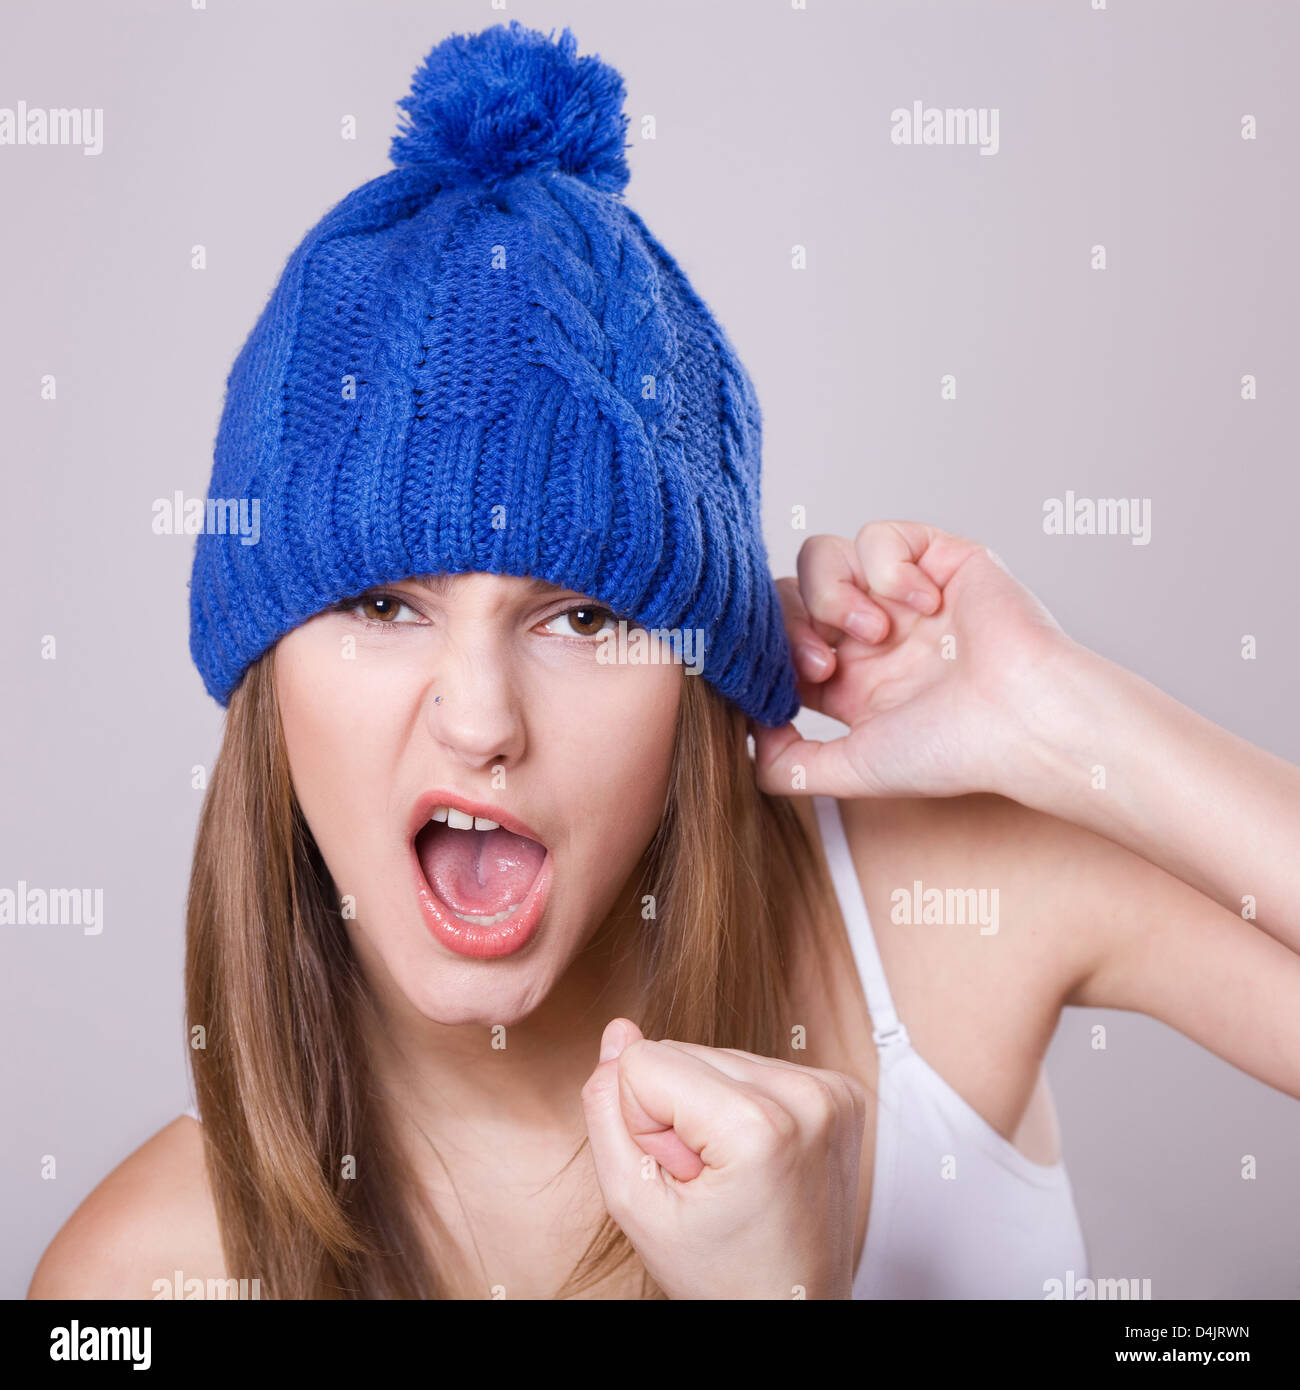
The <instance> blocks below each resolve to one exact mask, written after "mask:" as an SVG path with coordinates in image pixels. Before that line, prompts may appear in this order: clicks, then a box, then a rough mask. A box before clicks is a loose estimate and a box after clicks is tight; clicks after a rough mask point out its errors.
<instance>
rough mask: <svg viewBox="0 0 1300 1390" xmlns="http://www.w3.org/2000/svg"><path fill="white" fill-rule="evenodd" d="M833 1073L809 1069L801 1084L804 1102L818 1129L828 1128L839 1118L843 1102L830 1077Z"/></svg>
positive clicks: (841, 1095)
mask: <svg viewBox="0 0 1300 1390" xmlns="http://www.w3.org/2000/svg"><path fill="white" fill-rule="evenodd" d="M833 1075H834V1073H831V1072H824V1071H809V1072H808V1073H807V1075H806V1077H805V1078H804V1081H803V1085H804V1089H805V1093H806V1100H805V1104H806V1105H807V1106H808V1111H809V1114H810V1116H811V1117H812V1120H813V1122H814V1123H815V1124H816V1126H817V1127H818V1129H830V1128H831V1127H833V1126H834V1124H835V1123H836V1121H837V1120H838V1119H839V1116H840V1110H841V1107H842V1106H843V1104H844V1097H843V1093H842V1092H841V1091H840V1089H839V1088H838V1087H837V1086H836V1084H835V1082H834V1081H833V1080H832V1079H831V1078H832V1076H833Z"/></svg>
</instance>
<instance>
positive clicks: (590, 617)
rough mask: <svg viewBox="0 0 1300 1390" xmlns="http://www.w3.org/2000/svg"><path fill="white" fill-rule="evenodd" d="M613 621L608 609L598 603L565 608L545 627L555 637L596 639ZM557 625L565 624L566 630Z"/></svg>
mask: <svg viewBox="0 0 1300 1390" xmlns="http://www.w3.org/2000/svg"><path fill="white" fill-rule="evenodd" d="M613 621H614V615H613V613H611V612H610V610H609V609H608V608H604V607H602V606H601V605H600V604H598V603H580V604H578V605H577V607H576V608H566V609H565V610H564V612H563V613H557V614H556V615H555V617H553V618H552V619H551V620H550V621H549V622H548V623H547V624H546V626H547V627H548V628H551V629H552V630H553V631H554V632H555V634H556V636H557V637H597V636H599V635H600V633H601V631H602V630H603V629H604V628H606V627H607V626H608V625H609V624H610V623H612V622H613ZM559 623H567V624H568V627H567V630H566V629H565V628H562V627H557V626H556V625H557V624H559Z"/></svg>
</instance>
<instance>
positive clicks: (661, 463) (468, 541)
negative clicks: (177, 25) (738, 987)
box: [190, 21, 798, 725]
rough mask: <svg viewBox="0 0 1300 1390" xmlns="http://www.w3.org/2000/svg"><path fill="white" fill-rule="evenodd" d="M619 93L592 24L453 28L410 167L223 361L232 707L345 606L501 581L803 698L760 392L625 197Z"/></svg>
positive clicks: (375, 183)
mask: <svg viewBox="0 0 1300 1390" xmlns="http://www.w3.org/2000/svg"><path fill="white" fill-rule="evenodd" d="M530 84H532V85H531V86H530ZM622 100H623V86H622V79H621V78H620V77H619V76H618V74H617V73H616V72H615V71H614V70H613V69H612V68H609V67H608V66H606V65H604V64H602V63H600V62H599V60H598V59H596V58H594V57H590V56H588V57H583V58H578V57H577V56H576V41H575V40H574V39H573V37H572V35H571V34H569V31H568V30H565V31H564V36H563V37H562V38H561V40H560V41H559V42H558V43H552V42H551V41H550V40H549V39H547V38H546V36H544V35H540V34H537V33H535V32H533V31H530V30H526V29H523V28H522V27H521V26H520V25H519V24H518V22H517V21H515V22H512V24H511V25H510V26H509V28H506V27H505V26H502V25H497V26H495V27H494V28H492V29H488V30H485V31H483V32H482V33H480V34H477V35H472V36H469V37H462V36H453V38H451V39H448V40H446V41H444V43H443V44H440V45H438V47H436V48H435V49H434V50H433V52H432V53H431V54H430V55H429V57H428V58H427V59H426V60H425V63H424V65H423V66H422V68H421V69H420V71H419V72H418V73H417V74H416V80H415V83H414V84H413V88H412V94H411V96H410V97H408V98H407V99H406V100H405V101H404V102H403V107H404V108H405V110H406V112H407V119H408V127H407V128H406V129H405V130H404V131H403V132H401V133H399V135H398V136H397V137H396V138H395V140H394V159H395V160H396V161H397V167H396V168H394V169H393V170H391V171H390V172H389V173H387V174H385V175H382V176H381V177H379V178H376V179H374V180H372V181H371V182H369V183H367V184H365V185H364V186H362V187H361V188H359V189H357V190H355V192H353V193H351V194H350V195H348V197H346V198H344V199H343V200H342V202H340V203H339V204H338V205H337V207H335V208H333V209H332V210H331V211H330V212H329V213H327V214H326V216H325V217H324V218H323V219H322V220H321V222H320V223H319V224H318V225H317V226H316V227H315V228H313V229H312V231H311V232H309V233H308V234H307V236H306V238H305V239H304V240H303V242H302V244H301V245H300V246H299V247H298V248H297V249H296V250H295V251H294V252H293V253H292V255H291V256H290V257H289V260H288V262H287V264H286V266H285V269H284V271H283V273H282V275H281V277H280V281H279V283H278V284H277V286H276V287H275V290H274V291H273V293H272V294H271V297H270V299H269V300H268V302H267V304H266V306H265V308H264V309H263V311H262V314H261V316H260V317H259V319H258V322H257V324H256V326H255V327H254V329H253V331H252V333H251V334H250V335H249V338H248V340H247V342H246V343H245V344H244V346H243V349H242V350H241V352H240V354H239V356H238V358H237V359H236V361H235V363H234V366H233V368H232V370H231V373H230V376H229V379H228V381H227V390H226V400H225V405H224V409H223V412H222V417H221V423H220V427H219V430H218V433H217V439H216V449H215V465H214V469H213V474H212V481H211V485H210V488H209V496H210V497H212V498H220V499H248V500H249V501H251V500H252V499H257V500H258V502H259V508H260V518H261V534H260V539H259V540H258V543H257V544H252V545H245V544H243V543H242V539H241V537H240V536H239V535H225V534H207V533H205V534H202V535H200V536H199V537H198V545H197V548H196V551H195V559H194V573H193V580H192V584H191V635H190V646H191V651H192V653H193V656H194V660H195V662H196V664H197V665H198V667H199V670H200V672H201V673H202V675H203V679H204V683H205V685H206V687H207V689H208V690H209V692H210V693H211V694H212V695H213V696H214V697H215V698H216V699H217V700H218V701H219V702H220V703H222V704H225V703H226V702H227V701H228V699H229V697H230V693H231V691H232V690H233V689H234V687H235V686H236V684H237V683H238V682H239V680H240V678H241V676H242V674H243V672H244V671H245V669H246V668H247V666H248V665H249V663H250V662H251V661H253V660H254V659H255V658H256V657H258V656H259V655H260V654H261V653H262V652H264V651H266V650H267V649H268V648H269V647H270V646H272V645H273V644H274V643H275V642H276V641H277V640H278V639H279V638H280V637H281V636H283V635H284V634H285V633H286V632H288V631H290V630H291V629H292V628H294V627H296V626H297V625H298V624H299V623H301V622H303V621H305V620H306V619H308V618H310V617H312V616H313V615H315V614H316V613H319V612H320V611H321V610H322V609H324V608H326V607H328V606H330V605H331V604H333V603H335V602H337V601H338V600H339V599H342V598H347V597H351V596H353V595H355V594H358V593H360V592H362V591H363V590H365V589H367V588H370V587H372V586H374V585H377V584H383V583H390V582H393V581H395V580H398V579H403V578H408V577H410V576H413V575H420V574H435V573H448V574H459V573H469V572H483V573H489V574H509V575H521V576H534V577H537V578H541V579H545V580H548V581H550V582H551V583H554V584H557V585H561V586H563V587H565V588H570V589H574V590H577V591H579V592H581V593H585V594H589V595H590V596H591V597H592V598H594V599H596V600H598V601H600V602H601V603H604V604H607V605H608V606H609V607H610V608H611V609H612V610H613V611H614V612H615V613H617V614H619V615H621V616H623V617H626V618H627V619H628V620H629V621H632V622H636V623H640V624H641V625H643V626H645V627H647V628H652V629H653V628H659V629H678V630H686V629H699V630H701V631H703V633H704V667H703V675H704V678H705V679H707V680H709V681H710V682H711V683H712V684H713V685H714V686H715V687H716V688H717V689H718V690H719V691H720V692H721V693H722V694H723V695H725V696H726V697H728V698H729V699H731V700H733V701H734V702H735V703H736V704H737V705H739V706H740V707H741V708H742V709H743V710H744V711H745V712H746V713H747V714H749V715H750V716H751V717H753V718H754V719H756V720H758V721H759V722H761V723H764V724H769V725H774V724H781V723H784V722H786V721H787V720H789V719H790V718H791V717H792V716H793V714H794V713H795V711H796V710H797V708H798V699H797V696H796V694H795V679H794V672H793V668H792V666H791V662H790V653H789V648H788V644H787V641H786V636H785V631H784V624H783V621H782V615H781V608H780V603H779V601H778V599H777V596H776V592H775V589H774V586H773V584H772V579H771V575H770V573H769V570H768V565H767V556H766V551H765V548H764V545H763V539H762V532H761V525H760V514H759V502H760V492H759V464H760V455H761V442H762V427H761V415H760V412H759V407H758V402H757V398H756V396H755V393H754V389H753V385H752V383H751V381H750V379H749V376H748V375H747V373H746V372H745V369H744V367H743V366H742V364H741V363H740V361H739V359H738V358H737V356H736V353H735V351H734V349H733V348H732V346H731V344H730V342H729V341H728V340H727V337H726V335H725V333H724V332H723V330H722V328H721V326H720V325H719V324H718V323H717V322H716V321H715V319H714V318H713V316H712V314H711V313H710V312H709V310H708V308H707V306H706V305H705V304H704V303H703V301H702V300H701V299H700V298H699V297H698V295H696V293H695V292H694V290H693V289H692V288H691V286H690V284H689V282H688V280H687V278H686V276H685V274H684V273H683V272H682V270H681V268H680V267H679V266H678V265H677V263H676V262H675V261H674V260H673V259H672V257H671V256H669V255H668V253H667V252H666V251H665V250H664V249H663V247H662V246H660V245H659V243H658V242H657V241H656V240H655V239H654V237H653V236H652V235H651V233H650V232H649V230H648V229H647V228H646V226H645V224H644V223H643V222H642V221H641V219H640V218H639V217H638V216H637V215H636V213H635V212H633V211H632V209H631V208H630V207H628V206H627V205H626V203H624V202H623V201H622V195H621V189H622V186H623V183H624V182H625V181H626V167H625V165H623V163H622V148H623V147H622V135H623V131H624V127H625V124H626V117H625V116H623V115H622V110H621V108H622ZM548 122H549V123H550V124H548ZM493 132H496V135H495V137H494V134H493ZM615 135H616V137H617V142H616V143H615V140H614V138H613V137H614V136H615ZM494 138H495V139H496V141H497V142H498V143H496V144H494ZM499 142H507V144H508V148H507V147H504V146H502V145H501V144H500V143H499ZM494 522H495V524H494Z"/></svg>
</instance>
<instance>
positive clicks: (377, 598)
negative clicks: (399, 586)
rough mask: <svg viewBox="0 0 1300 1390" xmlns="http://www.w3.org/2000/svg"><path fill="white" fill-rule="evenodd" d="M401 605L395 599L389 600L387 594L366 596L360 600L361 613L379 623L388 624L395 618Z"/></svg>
mask: <svg viewBox="0 0 1300 1390" xmlns="http://www.w3.org/2000/svg"><path fill="white" fill-rule="evenodd" d="M401 607H402V605H401V604H400V603H398V601H397V600H396V599H395V598H389V596H388V595H387V594H374V595H368V596H367V597H366V598H363V599H362V600H361V612H362V614H363V615H364V616H365V617H367V618H377V619H379V621H380V622H384V623H389V622H392V620H393V619H394V618H395V617H397V615H398V613H399V611H400V610H401Z"/></svg>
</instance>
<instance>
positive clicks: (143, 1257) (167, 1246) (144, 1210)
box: [27, 1115, 225, 1299]
mask: <svg viewBox="0 0 1300 1390" xmlns="http://www.w3.org/2000/svg"><path fill="white" fill-rule="evenodd" d="M224 1263H225V1262H224V1259H223V1257H222V1253H221V1238H220V1229H219V1226H218V1222H217V1214H216V1208H215V1206H214V1204H213V1201H212V1194H211V1190H210V1188H209V1185H208V1179H207V1170H206V1166H205V1163H204V1157H203V1134H202V1130H201V1128H200V1126H199V1124H198V1122H197V1121H195V1120H193V1119H191V1118H190V1117H189V1116H188V1115H181V1116H178V1117H177V1118H176V1119H175V1120H173V1121H172V1122H171V1123H170V1124H169V1125H166V1126H165V1127H164V1128H162V1129H160V1130H159V1131H158V1133H157V1134H155V1135H154V1136H153V1137H152V1138H151V1139H149V1140H147V1141H146V1142H145V1143H144V1144H142V1145H141V1146H140V1147H139V1148H138V1149H136V1151H135V1152H134V1153H133V1154H131V1155H130V1156H129V1157H128V1158H126V1159H124V1160H123V1162H122V1163H120V1164H119V1165H118V1166H117V1167H116V1168H115V1169H114V1170H113V1171H112V1172H111V1173H110V1174H109V1175H108V1176H107V1177H106V1178H105V1179H104V1180H103V1181H102V1182H101V1183H100V1184H99V1186H98V1187H96V1188H95V1189H94V1190H93V1191H92V1192H91V1193H90V1195H89V1196H88V1197H87V1198H86V1200H85V1201H84V1202H82V1204H81V1205H80V1206H79V1207H78V1208H77V1210H76V1211H74V1212H73V1214H72V1215H71V1216H70V1217H69V1218H68V1220H67V1222H66V1223H65V1224H64V1226H63V1228H62V1230H60V1231H59V1233H58V1235H56V1236H55V1238H54V1240H53V1241H52V1242H51V1243H50V1246H49V1248H48V1249H47V1250H46V1252H45V1254H44V1256H43V1257H42V1258H41V1262H40V1264H39V1265H38V1266H37V1268H36V1273H35V1275H34V1276H33V1278H32V1283H31V1287H30V1289H29V1290H28V1294H27V1296H28V1298H40V1299H46V1298H153V1297H155V1295H156V1293H157V1290H156V1289H155V1287H154V1285H155V1281H158V1280H163V1279H165V1280H166V1281H167V1284H168V1287H169V1289H170V1288H171V1287H172V1282H173V1280H174V1278H175V1275H176V1271H177V1270H180V1271H182V1273H183V1276H184V1277H185V1278H190V1277H196V1278H202V1279H208V1278H220V1277H224V1273H225V1271H224V1267H223V1266H224Z"/></svg>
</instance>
